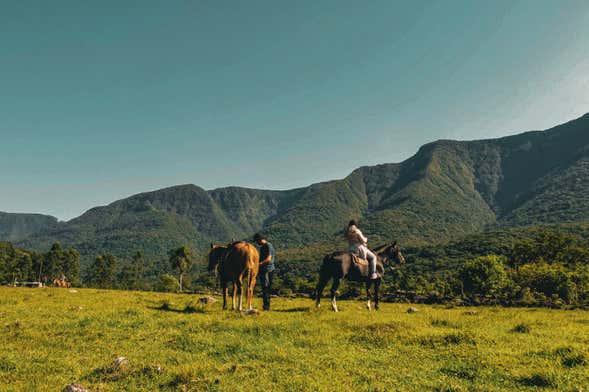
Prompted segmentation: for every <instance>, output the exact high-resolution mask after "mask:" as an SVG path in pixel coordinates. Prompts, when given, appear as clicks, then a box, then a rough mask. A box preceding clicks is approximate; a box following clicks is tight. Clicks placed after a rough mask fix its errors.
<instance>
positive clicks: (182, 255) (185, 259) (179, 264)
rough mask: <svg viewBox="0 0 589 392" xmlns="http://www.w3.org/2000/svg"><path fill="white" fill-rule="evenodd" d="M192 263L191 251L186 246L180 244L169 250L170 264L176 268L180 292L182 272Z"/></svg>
mask: <svg viewBox="0 0 589 392" xmlns="http://www.w3.org/2000/svg"><path fill="white" fill-rule="evenodd" d="M192 263H193V260H192V252H191V250H190V249H189V248H188V247H187V246H182V247H180V248H177V249H172V250H171V251H170V265H171V266H172V268H174V269H176V270H178V274H179V276H178V286H179V288H180V292H182V283H183V278H184V274H185V273H186V272H187V271H188V270H189V269H190V267H191V266H192Z"/></svg>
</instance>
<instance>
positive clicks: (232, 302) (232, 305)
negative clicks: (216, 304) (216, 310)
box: [231, 281, 237, 310]
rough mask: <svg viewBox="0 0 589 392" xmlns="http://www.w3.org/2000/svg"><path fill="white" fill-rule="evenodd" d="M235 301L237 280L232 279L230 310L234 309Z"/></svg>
mask: <svg viewBox="0 0 589 392" xmlns="http://www.w3.org/2000/svg"><path fill="white" fill-rule="evenodd" d="M236 303H237V281H233V298H232V299H231V310H235V304H236Z"/></svg>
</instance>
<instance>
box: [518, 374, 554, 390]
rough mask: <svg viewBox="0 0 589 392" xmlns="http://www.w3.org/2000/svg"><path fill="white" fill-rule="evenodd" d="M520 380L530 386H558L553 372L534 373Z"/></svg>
mask: <svg viewBox="0 0 589 392" xmlns="http://www.w3.org/2000/svg"><path fill="white" fill-rule="evenodd" d="M519 382H520V384H522V385H526V386H529V387H544V388H556V387H557V386H558V381H557V379H556V376H554V375H553V374H543V373H534V374H532V375H530V376H525V377H521V378H520V379H519Z"/></svg>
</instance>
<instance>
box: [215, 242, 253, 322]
mask: <svg viewBox="0 0 589 392" xmlns="http://www.w3.org/2000/svg"><path fill="white" fill-rule="evenodd" d="M259 267H260V254H259V252H258V249H257V248H256V247H255V246H253V245H252V244H248V243H247V242H235V243H232V244H230V245H227V246H225V245H213V244H211V250H210V252H209V272H210V273H215V274H216V273H218V276H219V281H220V282H221V289H222V290H223V309H227V295H228V294H229V286H228V283H229V282H232V283H233V300H232V302H231V309H233V310H235V300H236V295H237V291H239V306H238V309H239V310H240V311H241V310H242V298H243V280H244V278H246V279H247V281H246V284H247V307H248V309H250V310H251V309H252V297H253V295H254V286H255V285H256V277H257V276H258V269H259Z"/></svg>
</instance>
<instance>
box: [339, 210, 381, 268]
mask: <svg viewBox="0 0 589 392" xmlns="http://www.w3.org/2000/svg"><path fill="white" fill-rule="evenodd" d="M346 239H347V240H348V244H349V248H348V251H349V252H351V253H354V254H356V255H358V256H359V257H361V258H363V259H364V260H368V263H369V265H370V279H378V275H377V273H376V255H375V254H374V253H372V252H371V251H370V249H368V247H367V246H366V244H367V243H368V238H366V237H365V236H364V234H362V232H361V231H360V229H359V228H358V222H356V221H355V220H351V221H350V223H348V229H347V230H346Z"/></svg>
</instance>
